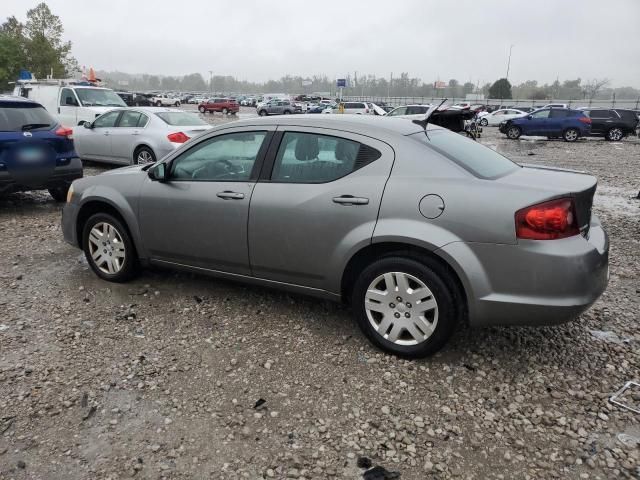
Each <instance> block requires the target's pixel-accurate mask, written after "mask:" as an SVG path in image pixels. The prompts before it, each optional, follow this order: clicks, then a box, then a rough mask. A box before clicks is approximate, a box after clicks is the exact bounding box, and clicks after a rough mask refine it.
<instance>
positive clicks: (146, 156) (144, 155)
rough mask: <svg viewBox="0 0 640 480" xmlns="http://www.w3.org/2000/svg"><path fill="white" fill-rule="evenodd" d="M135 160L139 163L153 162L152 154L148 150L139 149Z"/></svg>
mask: <svg viewBox="0 0 640 480" xmlns="http://www.w3.org/2000/svg"><path fill="white" fill-rule="evenodd" d="M136 160H137V162H138V164H139V165H142V164H144V163H152V162H153V155H152V154H151V152H150V151H149V150H140V151H139V152H138V156H137V158H136Z"/></svg>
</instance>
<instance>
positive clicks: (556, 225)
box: [516, 198, 580, 240]
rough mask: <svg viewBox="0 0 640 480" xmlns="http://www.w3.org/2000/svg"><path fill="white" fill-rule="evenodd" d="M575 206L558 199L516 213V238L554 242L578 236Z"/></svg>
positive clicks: (571, 201)
mask: <svg viewBox="0 0 640 480" xmlns="http://www.w3.org/2000/svg"><path fill="white" fill-rule="evenodd" d="M579 234H580V229H579V228H578V221H577V219H576V214H575V205H574V203H573V199H571V198H560V199H558V200H551V201H549V202H544V203H539V204H538V205H532V206H531V207H527V208H523V209H522V210H518V211H517V212H516V236H517V237H518V238H523V239H528V240H555V239H558V238H567V237H572V236H574V235H579Z"/></svg>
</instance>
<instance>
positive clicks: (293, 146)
mask: <svg viewBox="0 0 640 480" xmlns="http://www.w3.org/2000/svg"><path fill="white" fill-rule="evenodd" d="M360 152H362V153H361V154H360V155H359V153H360ZM365 157H366V158H367V160H366V162H364V161H362V159H363V158H365ZM379 157H380V152H378V151H377V150H375V149H373V148H371V147H368V146H366V145H362V144H360V143H358V142H354V141H353V140H347V139H346V138H339V137H331V136H328V135H317V134H315V133H299V132H286V133H285V134H284V135H283V137H282V142H281V143H280V148H279V150H278V154H277V156H276V161H275V164H274V166H273V173H272V175H271V180H272V181H274V182H287V183H326V182H331V181H333V180H337V179H338V178H341V177H344V176H345V175H348V174H350V173H351V172H353V171H354V170H357V169H358V168H360V167H362V166H364V165H366V164H367V163H370V162H371V161H373V160H375V159H377V158H379ZM358 160H361V161H358Z"/></svg>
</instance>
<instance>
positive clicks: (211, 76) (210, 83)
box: [209, 70, 213, 93]
mask: <svg viewBox="0 0 640 480" xmlns="http://www.w3.org/2000/svg"><path fill="white" fill-rule="evenodd" d="M209 91H210V92H211V93H213V70H209Z"/></svg>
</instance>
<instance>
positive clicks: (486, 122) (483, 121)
mask: <svg viewBox="0 0 640 480" xmlns="http://www.w3.org/2000/svg"><path fill="white" fill-rule="evenodd" d="M480 125H482V126H483V127H486V126H487V125H489V120H487V119H486V118H482V119H480Z"/></svg>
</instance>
